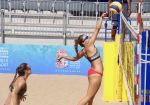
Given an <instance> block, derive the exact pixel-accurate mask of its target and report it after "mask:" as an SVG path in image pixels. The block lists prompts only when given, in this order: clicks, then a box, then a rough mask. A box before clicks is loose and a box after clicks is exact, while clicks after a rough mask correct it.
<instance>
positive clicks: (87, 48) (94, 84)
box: [58, 13, 106, 105]
mask: <svg viewBox="0 0 150 105" xmlns="http://www.w3.org/2000/svg"><path fill="white" fill-rule="evenodd" d="M105 16H106V13H103V14H102V15H101V17H100V18H99V20H98V21H97V24H96V28H95V31H94V33H93V34H92V36H91V37H89V36H87V35H85V34H83V35H80V36H79V37H78V39H77V40H75V51H76V56H75V57H70V56H66V55H60V56H58V60H61V59H62V58H64V59H67V60H71V61H77V60H79V59H80V58H81V57H83V56H85V57H86V58H87V59H88V61H89V62H90V63H91V68H90V69H89V70H88V80H89V86H88V90H87V94H86V96H85V97H84V98H83V99H81V100H80V102H79V103H78V105H86V104H88V105H92V103H93V99H94V97H95V95H96V93H97V91H98V89H99V88H100V85H101V81H102V76H103V64H102V61H101V58H100V54H99V51H98V49H97V48H96V47H95V45H94V43H95V41H96V38H97V36H98V33H99V30H100V28H101V26H102V21H103V18H104V17H105ZM78 45H80V46H81V47H83V49H82V50H81V51H79V52H78Z"/></svg>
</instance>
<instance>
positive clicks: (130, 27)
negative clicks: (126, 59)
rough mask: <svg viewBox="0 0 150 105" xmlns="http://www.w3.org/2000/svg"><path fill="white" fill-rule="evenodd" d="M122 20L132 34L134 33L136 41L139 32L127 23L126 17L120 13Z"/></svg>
mask: <svg viewBox="0 0 150 105" xmlns="http://www.w3.org/2000/svg"><path fill="white" fill-rule="evenodd" d="M120 16H121V19H122V20H123V22H124V23H125V25H126V27H127V28H128V29H129V30H130V32H131V33H132V35H133V37H134V38H135V39H137V34H138V31H136V30H135V29H134V28H133V27H132V26H131V25H130V23H129V22H128V21H127V19H126V18H125V17H124V15H123V13H122V12H121V13H120Z"/></svg>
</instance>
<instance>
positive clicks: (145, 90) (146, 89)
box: [141, 30, 150, 105]
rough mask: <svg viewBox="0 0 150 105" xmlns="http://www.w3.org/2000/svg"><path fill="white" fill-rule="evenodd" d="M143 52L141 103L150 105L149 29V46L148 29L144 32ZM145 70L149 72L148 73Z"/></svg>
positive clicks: (149, 33) (149, 34)
mask: <svg viewBox="0 0 150 105" xmlns="http://www.w3.org/2000/svg"><path fill="white" fill-rule="evenodd" d="M146 47H147V55H146ZM141 54H142V55H141V63H142V64H141V105H150V30H149V31H148V46H146V31H145V32H143V33H142V48H141ZM146 56H147V61H145V60H146ZM145 67H146V70H145ZM145 72H147V73H146V75H145ZM145 76H146V80H145ZM145 82H146V85H145ZM144 94H145V95H144ZM144 98H145V100H146V101H145V104H144Z"/></svg>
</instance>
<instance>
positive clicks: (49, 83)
mask: <svg viewBox="0 0 150 105" xmlns="http://www.w3.org/2000/svg"><path fill="white" fill-rule="evenodd" d="M13 76H14V75H13V74H0V84H1V88H0V105H3V103H4V101H5V99H6V97H7V95H8V92H9V89H8V86H9V84H10V82H11V81H12V79H13ZM27 85H28V89H27V93H26V95H27V100H26V101H25V102H22V103H21V105H77V103H78V102H79V100H80V99H81V98H82V97H84V96H85V95H86V91H87V87H88V80H87V77H86V76H75V75H35V74H32V75H31V76H30V77H29V78H28V80H27ZM102 96H103V82H102V85H101V88H100V90H99V91H98V93H97V95H96V96H95V100H94V103H93V105H127V103H116V102H115V103H112V102H104V101H103V97H102Z"/></svg>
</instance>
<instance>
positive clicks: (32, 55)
mask: <svg viewBox="0 0 150 105" xmlns="http://www.w3.org/2000/svg"><path fill="white" fill-rule="evenodd" d="M98 49H99V51H100V54H101V57H102V48H100V47H99V48H98ZM58 54H65V55H69V56H75V55H76V53H75V51H74V47H73V46H45V45H44V46H43V45H12V44H11V45H10V44H0V73H15V71H16V67H17V66H18V65H19V64H20V63H23V62H26V63H29V64H30V65H31V68H32V73H33V74H64V75H87V70H88V69H89V68H90V63H89V62H88V60H87V59H86V58H85V57H83V58H81V59H80V60H78V61H75V62H72V61H68V60H65V59H62V60H61V62H57V56H58Z"/></svg>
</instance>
